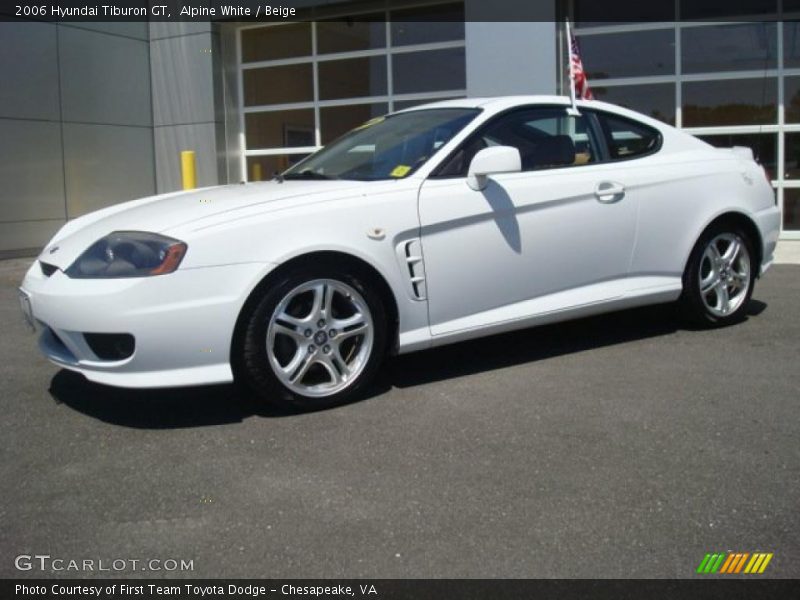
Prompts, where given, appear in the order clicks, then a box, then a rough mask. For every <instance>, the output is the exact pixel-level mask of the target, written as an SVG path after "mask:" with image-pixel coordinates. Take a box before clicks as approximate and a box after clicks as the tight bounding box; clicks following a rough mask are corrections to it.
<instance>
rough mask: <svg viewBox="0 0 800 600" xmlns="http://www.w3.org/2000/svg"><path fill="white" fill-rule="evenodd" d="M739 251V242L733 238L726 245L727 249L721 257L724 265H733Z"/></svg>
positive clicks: (740, 245)
mask: <svg viewBox="0 0 800 600" xmlns="http://www.w3.org/2000/svg"><path fill="white" fill-rule="evenodd" d="M741 249H742V244H741V242H739V240H738V238H733V239H732V240H731V243H730V244H728V247H727V248H726V249H725V253H724V254H723V255H722V260H723V261H724V262H725V264H726V265H729V266H730V265H733V262H734V261H735V260H736V257H737V256H739V251H740V250H741Z"/></svg>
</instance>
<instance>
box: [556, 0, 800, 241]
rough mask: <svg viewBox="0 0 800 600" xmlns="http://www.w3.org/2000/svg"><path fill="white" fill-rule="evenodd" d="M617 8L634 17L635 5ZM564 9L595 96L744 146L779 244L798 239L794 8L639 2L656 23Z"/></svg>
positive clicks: (799, 76) (596, 7)
mask: <svg viewBox="0 0 800 600" xmlns="http://www.w3.org/2000/svg"><path fill="white" fill-rule="evenodd" d="M621 2H622V4H624V5H626V6H628V7H629V10H630V11H633V12H631V13H630V14H632V15H635V11H636V10H637V7H639V6H640V5H641V3H635V2H633V0H621ZM569 4H571V5H572V6H573V8H574V11H573V13H572V14H573V16H574V21H575V23H576V28H575V34H576V36H577V37H578V40H579V43H580V47H581V57H582V59H583V63H584V67H585V69H586V71H587V74H588V77H589V84H590V85H591V87H592V90H593V92H594V94H595V96H596V97H597V98H598V99H599V100H605V101H607V102H611V103H613V104H619V105H622V106H626V107H628V108H631V109H633V110H636V111H638V112H641V113H643V114H646V115H648V116H651V117H654V118H656V119H659V120H661V121H664V122H666V123H670V124H672V125H675V126H676V127H678V128H679V129H683V130H685V131H687V132H689V133H692V134H693V135H696V136H698V137H700V138H701V139H703V140H705V141H706V142H708V143H710V144H712V145H714V146H720V147H729V146H748V147H750V148H752V149H753V152H754V154H755V155H756V157H757V159H758V160H759V162H760V163H761V164H763V165H764V167H765V168H766V169H767V171H768V173H769V176H770V178H771V180H772V183H773V187H775V189H776V191H777V195H778V198H779V199H781V203H782V206H783V211H784V237H796V238H800V217H798V214H800V160H799V159H798V158H797V157H799V156H800V24H798V23H797V22H796V21H797V17H798V16H800V0H782V2H780V3H779V2H777V0H728V1H726V2H712V3H702V2H701V3H697V2H693V1H692V0H679V1H678V2H674V1H673V0H668V1H667V2H664V3H659V2H657V3H655V4H653V5H652V6H650V5H649V4H647V6H648V8H647V9H646V10H648V11H650V12H653V11H656V12H657V14H658V15H659V17H658V18H657V19H656V20H654V19H653V18H652V17H650V18H647V19H646V22H635V21H634V20H633V19H629V20H627V21H626V22H625V20H624V19H619V21H620V22H619V23H615V22H611V21H612V20H613V19H612V18H611V17H610V16H609V14H607V13H606V12H605V10H606V6H605V5H604V4H603V5H601V4H600V3H597V2H593V1H591V0H571V2H570V3H569ZM641 6H644V5H641ZM642 10H645V9H642ZM779 10H782V11H783V12H782V13H779V12H778V11H779ZM776 15H777V17H778V18H777V20H776V19H775V17H776ZM648 16H649V15H648ZM662 18H663V21H661V19H662ZM726 20H728V22H725V21H726ZM745 20H748V22H744V21H745ZM709 21H716V22H709ZM781 107H783V109H782V110H781Z"/></svg>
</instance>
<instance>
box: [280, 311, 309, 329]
mask: <svg viewBox="0 0 800 600" xmlns="http://www.w3.org/2000/svg"><path fill="white" fill-rule="evenodd" d="M275 323H281V324H283V325H284V326H288V327H295V328H298V329H299V328H301V327H303V326H304V325H305V324H306V321H305V320H304V319H298V318H297V317H293V316H292V315H290V314H289V313H287V312H286V311H285V310H284V311H283V312H282V313H281V314H279V315H278V316H277V317H275Z"/></svg>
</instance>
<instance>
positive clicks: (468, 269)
mask: <svg viewBox="0 0 800 600" xmlns="http://www.w3.org/2000/svg"><path fill="white" fill-rule="evenodd" d="M779 230H780V211H779V209H778V207H777V206H776V200H775V194H774V192H773V189H772V187H771V185H770V182H769V181H768V179H767V177H766V175H765V171H764V170H763V169H762V168H761V167H760V166H759V165H758V164H757V163H756V162H755V161H754V160H753V155H752V152H751V151H750V150H749V149H746V148H732V149H716V148H713V147H711V146H709V145H708V144H706V143H705V142H702V141H700V140H698V139H696V138H694V137H692V136H691V135H688V134H686V133H682V132H680V131H678V130H676V129H674V128H672V127H670V126H668V125H665V124H664V123H661V122H659V121H656V120H653V119H650V118H648V117H645V116H643V115H640V114H638V113H635V112H632V111H630V110H626V109H623V108H619V107H616V106H612V105H609V104H605V103H602V102H578V104H577V110H575V109H574V108H572V107H571V105H570V103H569V100H568V99H566V98H563V97H553V96H532V97H507V98H486V99H466V100H451V101H446V102H439V103H435V104H430V105H426V106H424V107H420V108H414V109H409V110H406V111H401V112H397V113H394V114H391V115H388V116H386V117H382V118H379V119H375V120H373V121H370V122H368V123H366V124H364V125H363V126H361V127H359V128H357V129H355V130H353V131H352V132H350V133H348V134H347V135H345V136H343V137H342V138H340V139H339V140H337V141H336V142H334V143H332V144H331V145H330V146H328V147H326V148H324V149H322V150H320V151H319V152H317V153H316V154H313V155H312V156H310V157H308V158H307V159H305V160H303V161H302V162H300V163H299V164H297V165H295V166H294V167H292V168H291V169H289V170H288V171H286V172H285V173H283V174H282V175H278V176H276V178H275V179H274V180H272V181H270V182H263V183H248V184H236V185H226V186H221V187H215V188H206V189H198V190H192V191H186V192H178V193H172V194H164V195H161V196H155V197H152V198H145V199H141V200H136V201H133V202H128V203H125V204H120V205H116V206H112V207H109V208H106V209H104V210H100V211H98V212H95V213H92V214H89V215H86V216H83V217H81V218H78V219H75V220H73V221H71V222H69V223H67V224H66V225H65V226H64V227H63V228H62V229H61V231H59V232H58V234H56V236H55V237H54V238H53V239H52V241H51V242H50V243H49V244H48V245H47V247H46V248H45V249H44V251H43V252H42V254H41V255H40V256H39V258H38V260H37V261H36V262H35V263H34V264H33V266H32V267H31V268H30V270H29V271H28V273H27V275H26V276H25V280H24V282H23V284H22V288H21V290H20V296H21V301H22V305H23V309H24V310H25V312H26V313H27V315H28V317H29V319H30V321H31V322H33V323H35V325H36V327H37V328H39V329H41V332H42V333H41V338H40V347H41V349H42V351H43V352H44V354H45V355H46V356H47V357H48V358H49V359H50V360H51V361H52V362H54V363H55V364H57V365H60V366H62V367H64V368H67V369H72V370H75V371H79V372H80V373H83V374H84V375H85V376H86V377H87V378H88V379H90V380H92V381H97V382H100V383H105V384H110V385H116V386H124V387H165V386H185V385H196V384H208V383H218V382H228V381H232V380H233V379H234V378H236V379H237V380H242V381H245V382H248V383H249V384H250V385H251V386H252V388H253V389H254V390H255V392H256V393H257V394H258V395H259V396H261V397H263V398H265V399H267V400H269V401H272V402H277V403H281V404H284V405H291V406H293V407H300V408H319V407H322V406H330V405H333V404H337V403H340V402H344V401H347V400H350V399H352V398H354V397H355V396H356V395H357V394H359V393H360V392H361V391H363V390H364V388H365V386H366V385H367V384H368V382H369V381H370V379H371V378H372V377H373V375H374V374H375V373H376V371H377V369H378V367H379V365H380V363H381V361H382V360H383V358H384V357H385V356H386V355H387V354H391V353H404V352H411V351H414V350H421V349H424V348H430V347H432V346H439V345H442V344H449V343H452V342H457V341H459V340H464V339H468V338H474V337H479V336H485V335H490V334H494V333H498V332H503V331H508V330H512V329H520V328H525V327H530V326H533V325H538V324H542V323H551V322H553V321H560V320H565V319H572V318H576V317H583V316H586V315H591V314H596V313H601V312H606V311H613V310H618V309H622V308H627V307H632V306H639V305H643V304H652V303H661V302H670V301H676V300H679V301H680V303H681V305H682V306H683V308H684V311H685V312H686V314H688V315H689V316H690V317H692V318H693V319H695V320H696V321H699V322H701V323H706V324H709V325H720V324H727V323H731V322H734V321H736V320H738V319H740V318H742V317H743V315H744V313H745V311H746V305H747V304H748V301H749V299H750V296H751V294H752V293H753V286H754V283H755V279H756V278H757V277H758V276H760V275H762V274H763V273H764V271H765V270H766V269H767V268H768V267H769V265H770V264H771V262H772V256H773V250H774V249H775V244H776V242H777V239H778V234H779ZM533 335H535V334H533Z"/></svg>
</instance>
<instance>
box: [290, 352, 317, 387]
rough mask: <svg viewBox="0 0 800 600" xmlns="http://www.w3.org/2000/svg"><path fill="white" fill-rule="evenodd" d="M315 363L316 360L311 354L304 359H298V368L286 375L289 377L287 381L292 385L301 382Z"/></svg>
mask: <svg viewBox="0 0 800 600" xmlns="http://www.w3.org/2000/svg"><path fill="white" fill-rule="evenodd" d="M315 362H316V358H315V357H314V356H313V355H312V354H306V355H305V357H302V358H301V359H300V368H299V369H295V370H294V371H290V372H289V373H287V374H288V375H289V381H291V382H292V383H299V382H300V381H302V380H303V377H304V376H305V374H306V373H308V369H309V368H310V367H311V365H313V364H314V363H315Z"/></svg>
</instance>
